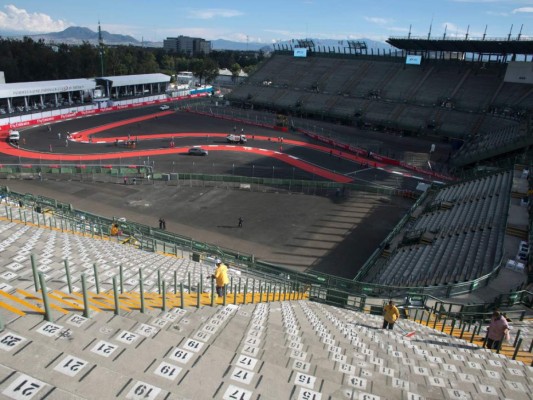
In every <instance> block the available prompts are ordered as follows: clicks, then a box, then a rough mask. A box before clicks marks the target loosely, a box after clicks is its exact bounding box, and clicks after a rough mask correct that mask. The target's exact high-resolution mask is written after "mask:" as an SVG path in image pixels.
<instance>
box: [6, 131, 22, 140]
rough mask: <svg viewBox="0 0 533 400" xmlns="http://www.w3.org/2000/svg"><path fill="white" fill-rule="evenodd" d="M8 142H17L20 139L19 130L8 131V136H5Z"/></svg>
mask: <svg viewBox="0 0 533 400" xmlns="http://www.w3.org/2000/svg"><path fill="white" fill-rule="evenodd" d="M7 140H8V142H11V143H13V142H18V141H19V140H20V132H19V131H11V132H9V136H8V138H7Z"/></svg>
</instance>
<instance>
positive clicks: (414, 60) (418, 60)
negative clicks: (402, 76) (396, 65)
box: [405, 55, 422, 65]
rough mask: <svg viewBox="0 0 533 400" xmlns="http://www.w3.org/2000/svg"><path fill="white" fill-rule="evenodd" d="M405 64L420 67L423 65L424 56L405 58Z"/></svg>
mask: <svg viewBox="0 0 533 400" xmlns="http://www.w3.org/2000/svg"><path fill="white" fill-rule="evenodd" d="M405 63H406V64H411V65H420V63H422V56H413V55H408V56H407V57H406V58H405Z"/></svg>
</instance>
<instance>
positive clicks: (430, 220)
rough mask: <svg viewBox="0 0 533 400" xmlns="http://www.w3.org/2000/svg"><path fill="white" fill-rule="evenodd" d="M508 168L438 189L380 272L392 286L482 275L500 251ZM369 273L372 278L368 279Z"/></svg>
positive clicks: (376, 277) (375, 276) (380, 278)
mask: <svg viewBox="0 0 533 400" xmlns="http://www.w3.org/2000/svg"><path fill="white" fill-rule="evenodd" d="M511 183H512V173H511V172H505V173H498V174H495V175H491V176H488V177H485V178H481V179H476V180H472V181H468V182H463V183H458V184H454V185H450V186H447V187H445V188H442V189H440V190H438V191H437V193H435V195H434V197H433V200H430V201H429V202H428V203H427V204H426V205H425V206H423V207H425V210H426V211H422V213H421V214H420V215H418V217H417V219H416V220H415V221H414V222H413V223H412V224H411V225H410V226H409V227H408V228H407V229H406V230H405V231H404V232H402V237H401V238H400V239H399V244H398V246H397V247H396V248H392V249H391V250H390V251H391V253H392V254H391V255H390V256H389V258H388V260H387V262H386V263H380V264H379V265H377V266H376V267H375V268H379V271H380V272H379V273H376V272H374V273H372V274H371V275H369V278H368V279H372V280H373V281H377V283H380V284H383V285H391V286H430V285H445V284H449V283H456V282H465V281H470V280H472V279H476V278H478V277H479V276H482V275H483V274H487V273H489V272H490V271H492V269H493V268H494V266H495V263H497V262H499V260H500V258H501V256H502V250H501V249H502V244H503V238H504V234H505V221H506V215H507V212H508V208H509V199H510V190H511ZM370 277H372V278H370Z"/></svg>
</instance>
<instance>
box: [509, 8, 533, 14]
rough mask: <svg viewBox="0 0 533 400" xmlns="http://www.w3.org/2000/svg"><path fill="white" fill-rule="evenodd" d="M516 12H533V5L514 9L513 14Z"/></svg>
mask: <svg viewBox="0 0 533 400" xmlns="http://www.w3.org/2000/svg"><path fill="white" fill-rule="evenodd" d="M516 13H533V7H520V8H515V9H514V10H513V14H516Z"/></svg>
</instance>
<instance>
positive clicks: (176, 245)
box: [0, 186, 501, 304]
mask: <svg viewBox="0 0 533 400" xmlns="http://www.w3.org/2000/svg"><path fill="white" fill-rule="evenodd" d="M0 196H2V198H3V199H4V200H6V201H8V202H11V203H13V204H23V205H25V206H28V207H33V209H34V210H43V209H49V210H51V211H53V212H54V213H55V215H56V216H58V217H59V218H62V219H64V220H65V221H68V223H69V224H70V226H74V227H75V229H77V230H80V231H82V230H83V231H85V232H90V233H92V234H93V235H95V234H97V235H109V234H110V229H111V226H112V224H115V223H116V224H118V225H119V227H120V230H121V231H122V232H123V234H124V235H128V236H131V237H133V238H135V241H136V242H137V243H138V244H139V246H140V247H141V248H142V249H144V250H147V251H163V250H165V251H166V252H172V253H176V254H177V252H178V251H179V250H182V251H183V250H186V251H189V252H191V253H199V254H202V255H203V256H211V257H215V256H216V257H220V258H222V259H223V260H224V261H225V262H228V263H230V264H232V265H234V266H235V267H236V268H241V269H243V270H247V269H250V270H253V271H254V273H259V274H263V275H264V276H267V275H268V276H270V277H278V278H279V279H286V280H288V281H291V282H298V284H299V285H307V286H308V287H312V288H313V290H315V291H317V292H318V293H322V295H321V296H318V297H317V298H322V299H323V301H326V302H328V301H329V300H328V299H330V300H331V299H335V298H341V299H345V300H346V301H348V299H350V301H351V302H352V303H354V304H355V303H358V302H360V301H361V299H364V298H367V297H386V298H392V297H403V296H405V295H407V294H408V293H411V294H413V293H414V294H417V295H432V296H435V297H450V296H454V295H458V294H463V293H468V292H471V291H472V290H474V289H476V288H479V287H481V286H483V285H486V284H488V283H489V281H490V280H491V279H492V278H494V277H495V276H496V275H497V273H498V271H499V268H500V267H501V263H500V264H499V265H498V267H497V268H495V270H494V271H493V272H491V273H490V274H487V275H485V276H483V277H480V278H478V279H476V280H473V281H470V282H463V283H459V284H450V285H442V286H432V287H396V286H384V285H376V284H372V283H365V282H360V281H356V280H350V279H345V278H340V277H337V276H333V275H329V274H325V273H322V272H315V271H310V272H297V271H294V270H291V269H289V268H286V267H284V266H282V265H275V264H271V263H268V262H265V261H262V260H256V259H255V257H254V255H253V254H246V253H242V252H239V251H237V250H234V249H227V248H224V247H220V246H216V245H213V244H209V243H204V242H199V241H196V240H194V239H192V238H190V237H186V236H182V235H177V234H174V233H170V232H168V231H163V230H159V229H155V228H152V227H150V226H147V225H143V224H139V223H136V222H131V221H120V220H116V219H114V218H107V217H102V216H99V215H96V214H92V213H88V212H85V211H81V210H76V209H75V208H74V207H73V206H72V205H70V204H65V203H61V202H58V201H57V200H55V199H52V198H47V197H44V196H33V195H29V194H21V193H16V192H12V191H10V190H9V188H8V187H6V186H3V187H0Z"/></svg>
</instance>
